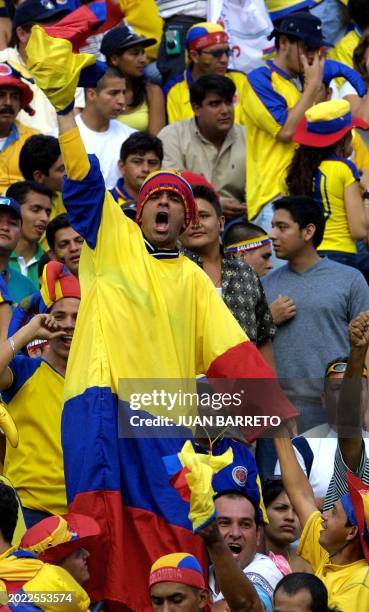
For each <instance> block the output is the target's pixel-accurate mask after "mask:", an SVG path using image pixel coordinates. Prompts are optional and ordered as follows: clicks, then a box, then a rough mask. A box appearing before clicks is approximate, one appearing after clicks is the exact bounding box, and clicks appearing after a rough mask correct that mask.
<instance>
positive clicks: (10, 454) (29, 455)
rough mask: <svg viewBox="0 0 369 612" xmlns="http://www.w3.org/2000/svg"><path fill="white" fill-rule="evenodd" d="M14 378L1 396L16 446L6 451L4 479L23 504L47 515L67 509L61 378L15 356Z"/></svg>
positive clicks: (40, 364)
mask: <svg viewBox="0 0 369 612" xmlns="http://www.w3.org/2000/svg"><path fill="white" fill-rule="evenodd" d="M9 367H10V369H11V370H12V373H13V376H14V380H13V383H12V385H11V387H9V389H6V390H5V391H3V392H2V397H3V399H4V401H5V402H6V404H7V405H8V410H9V412H10V414H11V415H12V417H13V419H14V422H15V424H16V426H17V428H18V431H19V445H18V447H17V448H12V447H11V446H10V445H9V444H7V447H6V455H5V463H4V475H5V476H6V477H7V478H9V480H10V481H11V483H12V485H13V486H14V488H15V489H16V490H17V492H18V494H19V497H20V499H21V501H22V504H23V506H25V507H26V508H30V509H32V510H41V511H43V512H50V513H51V514H63V513H65V512H66V511H67V500H66V494H65V485H64V466H63V454H62V448H61V413H62V405H63V389H64V378H63V377H62V376H61V375H60V374H58V373H57V372H56V371H55V370H54V369H53V368H51V367H50V366H49V365H48V364H47V363H46V361H43V360H42V359H41V358H34V359H31V358H29V357H24V356H19V355H18V356H17V357H16V358H15V359H13V360H12V361H11V362H10V366H9Z"/></svg>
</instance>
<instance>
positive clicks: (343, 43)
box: [328, 28, 361, 68]
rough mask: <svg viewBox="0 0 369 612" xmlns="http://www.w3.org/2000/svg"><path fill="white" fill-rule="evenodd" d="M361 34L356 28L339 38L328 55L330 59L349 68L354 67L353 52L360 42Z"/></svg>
mask: <svg viewBox="0 0 369 612" xmlns="http://www.w3.org/2000/svg"><path fill="white" fill-rule="evenodd" d="M360 38H361V34H360V32H359V31H358V29H357V28H355V29H354V30H351V32H348V33H347V34H346V35H345V36H343V38H341V39H340V40H339V41H338V42H337V43H336V45H335V46H334V47H333V49H331V50H330V52H329V53H328V57H329V58H330V59H334V60H336V61H337V62H341V63H342V64H346V66H350V68H353V67H354V61H353V58H354V51H355V49H356V47H357V46H358V44H359V42H360Z"/></svg>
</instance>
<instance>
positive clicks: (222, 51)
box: [198, 47, 233, 59]
mask: <svg viewBox="0 0 369 612" xmlns="http://www.w3.org/2000/svg"><path fill="white" fill-rule="evenodd" d="M198 53H204V54H205V55H211V56H212V57H213V58H214V59H220V58H221V57H223V55H226V56H227V57H232V55H233V49H231V48H230V47H228V48H227V49H216V50H215V51H203V50H202V49H200V50H199V51H198Z"/></svg>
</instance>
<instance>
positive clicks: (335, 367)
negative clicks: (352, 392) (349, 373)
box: [326, 361, 368, 378]
mask: <svg viewBox="0 0 369 612" xmlns="http://www.w3.org/2000/svg"><path fill="white" fill-rule="evenodd" d="M346 370H347V363H345V362H343V361H337V363H333V364H332V365H331V366H329V368H328V370H327V372H326V376H329V374H332V373H333V372H335V373H338V374H342V372H346ZM362 376H364V377H365V378H368V370H367V369H366V368H363V373H362Z"/></svg>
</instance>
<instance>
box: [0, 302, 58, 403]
mask: <svg viewBox="0 0 369 612" xmlns="http://www.w3.org/2000/svg"><path fill="white" fill-rule="evenodd" d="M63 333H64V332H62V331H58V324H57V322H56V321H55V319H54V317H52V316H51V315H47V314H40V315H36V316H35V317H33V319H32V320H31V321H30V322H29V323H28V324H27V325H25V326H24V327H22V328H21V329H20V330H18V331H17V332H16V333H15V334H14V336H12V338H13V342H14V351H15V353H17V352H18V351H20V350H21V349H22V348H23V347H24V346H26V344H28V343H29V342H31V341H32V340H35V339H36V338H39V339H40V340H41V339H45V340H50V339H51V338H57V337H59V336H61V335H63ZM13 357H14V354H13V347H12V344H11V341H9V340H4V342H2V343H1V344H0V391H3V390H4V389H8V388H9V387H10V385H11V384H12V382H13V374H12V372H11V370H10V368H9V367H8V366H9V363H10V362H11V360H12V359H13Z"/></svg>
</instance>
